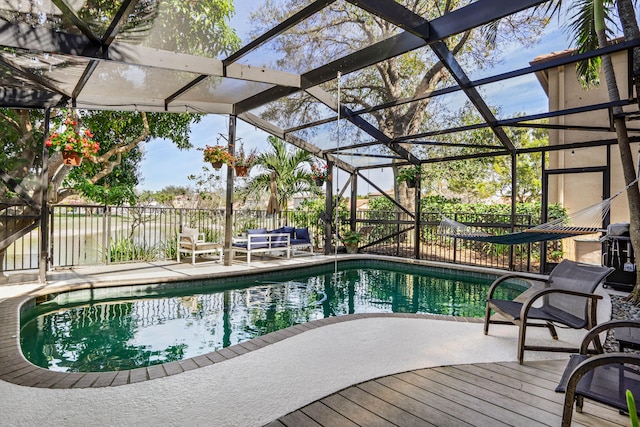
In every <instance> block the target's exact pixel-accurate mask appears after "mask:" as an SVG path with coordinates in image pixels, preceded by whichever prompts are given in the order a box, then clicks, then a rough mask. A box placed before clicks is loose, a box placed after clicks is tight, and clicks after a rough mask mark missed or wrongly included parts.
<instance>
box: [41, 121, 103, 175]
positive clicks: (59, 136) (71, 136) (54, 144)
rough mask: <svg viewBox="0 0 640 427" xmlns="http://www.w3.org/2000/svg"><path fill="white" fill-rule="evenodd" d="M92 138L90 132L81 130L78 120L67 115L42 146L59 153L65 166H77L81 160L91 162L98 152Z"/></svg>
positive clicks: (98, 148)
mask: <svg viewBox="0 0 640 427" xmlns="http://www.w3.org/2000/svg"><path fill="white" fill-rule="evenodd" d="M92 138H93V133H91V130H90V129H82V128H81V127H80V124H79V123H78V120H77V119H76V118H75V117H73V116H72V115H71V114H69V115H67V116H66V117H65V119H64V120H63V122H62V123H61V124H60V126H59V127H58V129H57V130H56V131H54V132H51V134H50V135H49V138H47V140H46V141H45V142H44V144H45V146H47V147H48V148H49V151H50V152H55V151H60V152H61V153H62V159H63V162H64V164H65V165H69V166H79V165H80V162H82V159H83V158H88V159H89V160H91V161H93V160H94V158H95V157H94V156H95V155H96V154H98V150H100V144H99V143H98V142H96V141H94V140H93V139H92Z"/></svg>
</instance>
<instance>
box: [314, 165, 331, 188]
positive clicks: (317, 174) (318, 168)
mask: <svg viewBox="0 0 640 427" xmlns="http://www.w3.org/2000/svg"><path fill="white" fill-rule="evenodd" d="M311 178H312V179H313V180H314V181H315V183H316V185H317V186H318V187H322V184H324V183H325V181H331V174H330V173H329V165H317V164H315V163H313V164H312V165H311Z"/></svg>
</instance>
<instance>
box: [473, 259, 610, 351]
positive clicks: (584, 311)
mask: <svg viewBox="0 0 640 427" xmlns="http://www.w3.org/2000/svg"><path fill="white" fill-rule="evenodd" d="M612 271H613V268H610V267H602V266H599V265H592V264H583V263H578V262H575V261H569V260H564V261H562V262H561V263H560V264H558V265H557V266H556V268H555V269H554V270H553V271H552V272H551V274H550V275H549V277H548V278H547V279H546V280H544V287H543V288H542V289H540V290H537V291H534V292H533V293H531V294H530V295H528V297H526V298H525V295H526V294H522V298H520V299H519V298H516V299H515V300H514V301H510V300H499V299H494V298H493V294H494V293H495V291H496V289H497V288H498V286H500V285H501V284H504V283H505V282H506V281H507V280H508V279H513V278H520V279H524V280H531V277H530V276H523V275H521V274H517V273H516V274H507V275H505V276H502V277H499V278H498V279H496V280H495V281H494V282H493V284H492V285H491V288H490V289H489V294H488V296H487V305H486V307H487V310H486V316H485V320H484V334H485V335H487V334H488V333H489V324H491V323H497V324H512V325H516V326H518V327H519V334H518V362H519V363H522V361H523V359H524V351H525V350H533V351H560V352H570V353H575V352H576V351H577V349H574V348H566V347H544V346H527V345H526V344H525V339H526V331H527V326H542V327H547V328H548V329H549V332H550V333H551V336H552V337H553V339H554V340H557V339H558V334H557V333H556V329H555V327H554V323H556V324H561V325H564V326H566V327H569V328H574V329H582V328H585V329H591V328H593V327H594V326H595V325H596V306H597V300H598V299H601V298H602V297H601V296H600V295H597V294H595V293H594V291H595V290H596V288H597V287H598V285H599V284H600V282H602V280H604V278H605V277H607V276H608V275H609V274H610V273H611V272H612ZM536 302H541V303H542V304H541V306H539V307H534V306H533V305H534V303H536ZM491 310H494V311H495V312H497V313H498V314H499V315H501V316H502V317H503V318H504V319H505V320H498V319H494V318H491ZM530 320H536V321H538V322H534V323H530V322H529V321H530ZM598 344H599V342H598Z"/></svg>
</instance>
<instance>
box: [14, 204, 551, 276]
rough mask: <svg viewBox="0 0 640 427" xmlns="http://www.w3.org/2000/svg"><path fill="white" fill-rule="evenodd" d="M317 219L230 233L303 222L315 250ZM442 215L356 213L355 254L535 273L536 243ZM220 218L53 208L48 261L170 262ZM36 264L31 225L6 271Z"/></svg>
mask: <svg viewBox="0 0 640 427" xmlns="http://www.w3.org/2000/svg"><path fill="white" fill-rule="evenodd" d="M318 216H319V215H318V213H316V212H307V211H297V210H296V211H285V212H281V213H280V214H276V215H269V214H267V212H266V211H262V210H241V211H234V215H233V217H232V221H233V234H234V235H238V234H240V233H242V232H244V231H246V230H247V229H251V228H266V229H268V230H271V229H274V228H278V227H281V226H283V225H288V226H295V227H308V228H309V229H310V231H311V233H312V236H313V240H314V244H315V246H316V248H322V246H323V244H324V233H325V229H324V223H323V222H322V221H320V220H319V219H318ZM450 218H451V219H454V220H456V221H459V222H462V223H465V224H467V225H472V226H474V228H475V229H476V230H478V231H484V232H486V233H489V234H504V233H509V232H511V221H510V219H511V217H510V216H509V215H486V214H452V215H450ZM440 220H441V216H440V214H438V213H423V214H422V216H421V218H420V230H419V231H420V233H419V238H417V237H416V231H415V226H416V221H415V219H414V218H413V217H412V216H411V215H408V214H407V213H405V212H396V211H393V212H379V211H376V212H372V211H358V212H357V216H356V229H359V230H361V231H363V241H362V242H361V243H360V245H359V246H360V252H364V253H375V254H385V255H392V256H397V257H404V258H414V257H416V255H417V257H418V258H420V259H426V260H435V261H445V262H452V263H459V264H467V265H478V266H486V267H494V268H501V269H513V270H517V271H538V265H539V263H538V262H537V257H538V254H539V253H540V251H539V244H536V243H534V244H522V245H513V246H508V245H497V244H490V243H483V242H475V241H471V240H463V239H457V238H452V237H447V236H444V235H441V234H440V233H439V232H438V227H439V225H440ZM224 221H225V214H224V210H210V209H186V208H161V207H115V206H106V207H105V206H96V205H55V206H53V207H51V208H50V247H49V255H50V264H51V266H52V267H54V268H56V267H73V266H80V265H99V264H109V263H121V262H130V261H152V260H166V259H174V258H175V248H176V235H177V231H178V230H179V228H180V225H181V224H183V225H186V226H189V227H193V228H197V229H199V230H200V231H201V232H202V233H204V234H205V238H206V239H207V240H208V241H222V240H223V239H224ZM340 221H341V222H340V224H339V233H342V232H343V231H344V230H346V229H347V228H349V220H348V219H341V220H340ZM531 225H532V224H531V218H530V217H529V216H527V215H517V216H516V218H515V227H514V230H515V231H519V230H523V229H526V228H529V227H531ZM37 267H38V231H37V229H36V230H34V231H32V232H31V233H30V234H28V235H26V236H25V237H23V238H22V239H20V240H18V241H16V242H15V243H14V244H13V245H11V246H10V247H9V250H8V251H7V254H6V256H5V259H4V269H5V271H8V270H23V269H35V268H37Z"/></svg>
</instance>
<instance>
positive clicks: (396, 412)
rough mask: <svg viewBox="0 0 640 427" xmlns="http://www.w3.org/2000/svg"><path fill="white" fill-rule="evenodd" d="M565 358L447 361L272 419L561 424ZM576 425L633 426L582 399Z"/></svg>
mask: <svg viewBox="0 0 640 427" xmlns="http://www.w3.org/2000/svg"><path fill="white" fill-rule="evenodd" d="M565 364H566V360H555V361H544V362H529V363H526V362H525V364H524V365H518V364H517V363H515V362H514V363H485V364H471V365H457V366H445V367H438V368H431V369H422V370H417V371H411V372H404V373H401V374H397V375H390V376H387V377H383V378H378V379H376V380H372V381H367V382H365V383H362V384H358V385H355V386H352V387H349V388H347V389H344V390H342V391H340V392H338V393H335V394H332V395H330V396H328V397H325V398H323V399H320V400H318V401H316V402H313V403H311V404H310V405H307V406H305V407H304V408H301V409H299V410H297V411H294V412H292V413H290V414H288V415H285V416H283V417H282V418H280V419H278V420H275V421H273V422H271V423H269V424H268V427H282V426H296V427H305V426H340V427H349V426H393V425H399V426H463V425H472V426H490V427H495V426H503V425H509V426H559V425H560V422H561V418H562V405H563V402H564V394H561V393H556V392H555V391H554V389H555V387H556V385H557V383H558V381H559V379H560V376H561V374H562V371H563V369H564V366H565ZM573 425H576V426H579V425H585V426H628V425H629V418H628V417H626V416H623V415H620V414H619V413H618V411H616V410H613V409H611V408H609V407H607V406H604V405H600V404H598V403H595V402H590V401H587V400H585V404H584V412H583V413H582V414H579V413H577V412H575V410H574V414H573Z"/></svg>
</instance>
